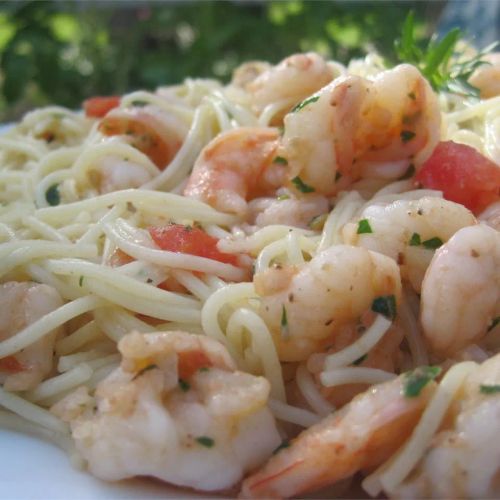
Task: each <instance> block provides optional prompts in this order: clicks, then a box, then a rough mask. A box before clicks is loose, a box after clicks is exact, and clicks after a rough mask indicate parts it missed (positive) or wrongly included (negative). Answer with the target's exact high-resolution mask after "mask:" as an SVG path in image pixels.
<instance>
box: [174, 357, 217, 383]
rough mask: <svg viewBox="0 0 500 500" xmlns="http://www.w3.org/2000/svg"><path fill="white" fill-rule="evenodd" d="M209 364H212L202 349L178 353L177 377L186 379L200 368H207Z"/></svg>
mask: <svg viewBox="0 0 500 500" xmlns="http://www.w3.org/2000/svg"><path fill="white" fill-rule="evenodd" d="M210 366H212V362H211V361H210V358H209V357H208V356H207V355H206V354H205V353H204V352H203V351H186V352H181V353H179V359H178V373H179V378H182V379H185V380H186V379H188V378H189V377H191V375H192V374H193V373H195V372H196V371H198V370H199V369H200V368H208V367H210Z"/></svg>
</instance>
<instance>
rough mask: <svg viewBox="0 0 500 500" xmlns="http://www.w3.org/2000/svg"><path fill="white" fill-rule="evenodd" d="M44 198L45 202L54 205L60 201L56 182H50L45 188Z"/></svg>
mask: <svg viewBox="0 0 500 500" xmlns="http://www.w3.org/2000/svg"><path fill="white" fill-rule="evenodd" d="M45 199H46V200H47V203H48V204H49V205H50V206H52V207H55V206H57V205H59V203H61V195H60V194H59V188H58V184H52V186H50V187H49V189H47V191H46V193H45Z"/></svg>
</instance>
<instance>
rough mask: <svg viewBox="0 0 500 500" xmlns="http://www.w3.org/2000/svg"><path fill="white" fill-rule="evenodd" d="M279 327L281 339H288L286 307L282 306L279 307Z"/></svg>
mask: <svg viewBox="0 0 500 500" xmlns="http://www.w3.org/2000/svg"><path fill="white" fill-rule="evenodd" d="M280 327H281V336H282V337H283V338H285V339H286V338H288V335H289V331H288V318H287V314H286V307H285V305H284V304H283V305H282V306H281V322H280Z"/></svg>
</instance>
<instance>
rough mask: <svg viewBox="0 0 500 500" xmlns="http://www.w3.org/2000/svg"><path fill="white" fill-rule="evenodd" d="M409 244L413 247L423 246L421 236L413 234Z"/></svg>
mask: <svg viewBox="0 0 500 500" xmlns="http://www.w3.org/2000/svg"><path fill="white" fill-rule="evenodd" d="M408 244H409V245H410V246H411V247H419V246H420V245H421V244H422V241H421V240H420V235H419V234H418V233H413V234H412V235H411V238H410V241H409V242H408Z"/></svg>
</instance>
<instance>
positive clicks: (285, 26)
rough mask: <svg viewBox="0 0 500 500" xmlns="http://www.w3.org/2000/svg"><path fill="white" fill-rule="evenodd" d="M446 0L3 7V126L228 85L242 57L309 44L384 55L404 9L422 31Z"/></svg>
mask: <svg viewBox="0 0 500 500" xmlns="http://www.w3.org/2000/svg"><path fill="white" fill-rule="evenodd" d="M445 3H446V2H444V1H406V2H385V1H372V2H363V1H356V2H352V1H351V2H347V1H297V0H293V1H280V2H271V1H268V2H266V1H241V0H240V1H216V2H214V1H201V2H194V1H178V2H144V1H143V2H138V1H126V2H125V1H115V2H103V1H101V2H91V1H82V0H80V1H78V0H76V1H71V2H69V1H35V2H25V1H16V2H2V3H0V54H1V58H0V122H1V121H12V120H15V119H17V118H19V117H20V116H21V115H22V114H23V113H24V112H26V111H27V110H29V109H31V108H33V107H35V106H40V105H44V104H48V103H57V104H61V105H64V106H68V107H71V108H78V107H79V106H80V103H81V102H82V100H83V99H85V98H86V97H89V96H92V95H98V94H100V95H106V94H122V93H124V92H126V91H129V90H132V89H138V88H146V89H154V88H155V87H156V86H158V85H162V84H170V83H177V82H179V81H181V80H182V79H183V78H185V77H186V76H201V77H216V78H219V79H222V80H224V81H227V80H229V79H230V77H231V72H232V71H233V69H234V68H235V67H236V66H237V65H238V64H240V63H241V62H243V61H245V60H249V59H265V60H268V61H271V62H277V61H279V60H280V59H282V58H283V57H285V56H286V55H289V54H291V53H293V52H297V51H307V50H315V51H318V52H320V53H322V54H323V55H325V56H327V57H330V58H335V59H337V60H340V61H342V62H345V61H347V60H349V59H350V58H352V57H353V56H360V55H362V54H364V53H365V52H366V50H367V49H370V48H376V49H377V50H379V51H380V52H381V53H382V54H383V55H385V56H386V57H388V58H390V57H391V54H392V47H393V43H394V39H395V38H396V37H397V36H398V34H399V33H400V30H401V25H402V22H403V20H404V18H405V16H406V14H407V12H408V11H409V10H410V9H414V10H415V12H416V16H417V19H418V22H419V24H418V26H419V35H420V36H422V37H424V36H425V35H426V34H428V33H431V32H433V30H434V29H435V27H436V26H435V24H436V21H437V19H438V18H439V15H440V13H441V11H442V9H443V7H444V5H445Z"/></svg>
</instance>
